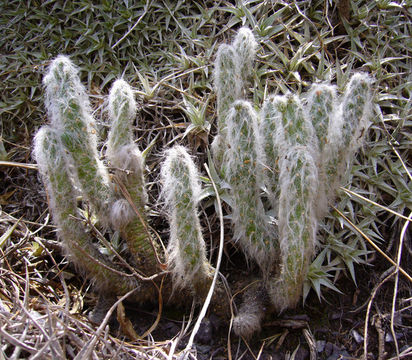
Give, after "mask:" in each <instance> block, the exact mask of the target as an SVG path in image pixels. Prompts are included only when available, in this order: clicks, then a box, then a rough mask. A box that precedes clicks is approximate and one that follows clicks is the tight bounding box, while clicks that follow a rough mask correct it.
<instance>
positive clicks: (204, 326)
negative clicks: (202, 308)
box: [195, 318, 213, 344]
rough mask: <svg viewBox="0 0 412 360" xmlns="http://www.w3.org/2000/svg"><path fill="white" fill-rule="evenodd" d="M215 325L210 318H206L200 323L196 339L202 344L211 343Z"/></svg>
mask: <svg viewBox="0 0 412 360" xmlns="http://www.w3.org/2000/svg"><path fill="white" fill-rule="evenodd" d="M212 334H213V325H212V323H211V322H210V320H209V319H208V318H204V319H203V320H202V322H201V324H200V327H199V331H198V332H197V334H196V336H195V341H197V342H199V343H201V344H209V343H210V342H211V341H212Z"/></svg>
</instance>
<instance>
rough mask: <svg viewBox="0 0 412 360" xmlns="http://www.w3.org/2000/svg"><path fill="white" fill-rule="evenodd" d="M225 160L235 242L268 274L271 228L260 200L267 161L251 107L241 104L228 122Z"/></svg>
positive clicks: (272, 250)
mask: <svg viewBox="0 0 412 360" xmlns="http://www.w3.org/2000/svg"><path fill="white" fill-rule="evenodd" d="M226 126H227V127H226V130H227V142H228V144H230V146H229V147H228V149H227V150H226V152H225V155H224V157H223V164H224V166H225V172H226V174H225V177H226V179H227V181H228V182H229V184H230V185H231V188H232V201H233V213H232V221H233V224H234V238H235V240H236V241H238V242H239V244H240V245H241V247H242V248H243V249H244V251H245V253H246V255H247V256H250V257H251V258H252V259H253V260H255V261H256V262H257V263H258V264H259V266H260V267H261V268H262V269H263V270H264V271H267V270H268V266H270V265H271V264H272V263H273V261H274V259H275V255H276V253H275V246H274V243H273V241H272V240H273V236H272V233H271V229H270V225H269V223H268V221H267V218H266V215H265V210H264V208H263V204H262V201H261V199H260V186H261V184H262V179H261V177H262V176H261V175H262V167H261V165H262V164H263V163H264V158H263V157H262V155H263V151H262V149H261V148H260V141H259V136H258V135H259V134H258V132H259V130H258V122H257V115H256V113H255V111H254V110H253V108H252V106H251V105H250V103H248V102H246V101H242V100H238V101H236V102H235V103H234V104H233V107H232V108H231V110H230V112H229V114H228V116H227V119H226Z"/></svg>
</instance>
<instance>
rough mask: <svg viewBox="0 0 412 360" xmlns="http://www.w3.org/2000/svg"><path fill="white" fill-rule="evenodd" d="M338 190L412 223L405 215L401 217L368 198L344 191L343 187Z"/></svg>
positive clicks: (347, 190)
mask: <svg viewBox="0 0 412 360" xmlns="http://www.w3.org/2000/svg"><path fill="white" fill-rule="evenodd" d="M340 189H341V190H343V191H344V192H346V193H347V194H349V195H354V196H356V197H358V198H359V199H362V200H364V201H366V202H368V203H370V204H373V205H375V206H377V207H380V208H381V209H383V210H386V211H387V212H390V213H391V214H393V215H396V216H399V217H400V218H402V219H404V220H407V221H412V220H411V219H410V218H407V217H406V216H405V215H402V214H400V213H398V212H396V211H395V210H391V209H389V208H387V207H385V206H383V205H381V204H378V203H377V202H375V201H373V200H370V199H368V198H366V197H363V196H362V195H359V194H357V193H355V192H353V191H351V190H349V189H346V188H344V187H340Z"/></svg>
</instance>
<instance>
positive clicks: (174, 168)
mask: <svg viewBox="0 0 412 360" xmlns="http://www.w3.org/2000/svg"><path fill="white" fill-rule="evenodd" d="M161 178H162V182H163V190H162V191H163V196H164V199H165V202H166V208H167V210H168V216H169V223H170V241H169V245H168V248H167V252H168V262H169V265H170V266H171V268H172V269H173V276H174V280H175V285H176V286H177V287H180V288H192V290H193V291H194V292H195V293H196V294H197V295H199V296H200V297H204V296H205V295H206V293H207V290H208V288H209V285H210V283H211V281H212V277H213V269H212V267H211V266H210V265H209V263H208V261H207V259H206V249H205V242H204V240H203V235H202V231H201V228H200V222H199V218H198V213H197V205H198V202H199V196H200V191H201V187H200V183H199V175H198V172H197V170H196V167H195V165H194V163H193V161H192V159H191V158H190V156H189V154H188V153H187V151H186V149H185V148H184V147H182V146H175V147H173V148H172V149H169V150H167V152H166V159H165V161H164V163H163V166H162V170H161Z"/></svg>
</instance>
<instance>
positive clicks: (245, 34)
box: [233, 27, 257, 81]
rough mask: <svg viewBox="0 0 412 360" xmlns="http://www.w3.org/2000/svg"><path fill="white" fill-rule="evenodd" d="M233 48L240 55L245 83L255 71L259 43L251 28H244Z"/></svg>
mask: <svg viewBox="0 0 412 360" xmlns="http://www.w3.org/2000/svg"><path fill="white" fill-rule="evenodd" d="M233 47H234V49H235V50H236V53H237V54H238V61H239V71H240V76H241V77H242V79H243V81H246V80H247V78H248V76H249V75H250V74H251V73H252V70H253V61H254V60H255V55H256V48H257V42H256V40H255V37H254V35H253V33H252V31H251V30H250V29H249V28H246V27H242V28H240V29H239V31H238V32H237V34H236V37H235V40H234V42H233Z"/></svg>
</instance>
